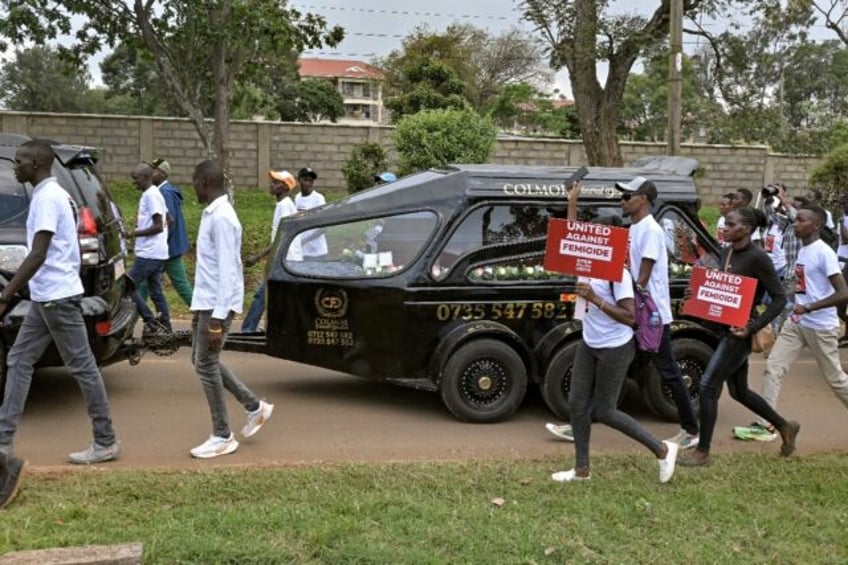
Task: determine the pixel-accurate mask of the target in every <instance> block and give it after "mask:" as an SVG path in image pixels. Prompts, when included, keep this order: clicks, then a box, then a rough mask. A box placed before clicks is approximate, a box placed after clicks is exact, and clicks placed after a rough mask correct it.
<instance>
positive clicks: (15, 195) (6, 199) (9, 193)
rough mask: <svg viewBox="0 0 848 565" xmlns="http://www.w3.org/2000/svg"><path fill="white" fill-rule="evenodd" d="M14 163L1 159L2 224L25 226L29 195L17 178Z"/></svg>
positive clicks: (4, 225) (0, 199)
mask: <svg viewBox="0 0 848 565" xmlns="http://www.w3.org/2000/svg"><path fill="white" fill-rule="evenodd" d="M14 167H15V165H14V163H13V162H12V161H9V160H8V159H0V226H2V227H15V228H18V227H25V226H26V218H27V210H28V209H29V195H28V194H27V193H26V190H25V189H24V185H22V184H21V183H19V182H18V181H17V180H16V179H15V173H14Z"/></svg>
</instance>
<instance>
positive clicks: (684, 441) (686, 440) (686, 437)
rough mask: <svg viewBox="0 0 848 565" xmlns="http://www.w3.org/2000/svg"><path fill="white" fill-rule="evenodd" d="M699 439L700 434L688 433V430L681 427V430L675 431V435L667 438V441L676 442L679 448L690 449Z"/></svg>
mask: <svg viewBox="0 0 848 565" xmlns="http://www.w3.org/2000/svg"><path fill="white" fill-rule="evenodd" d="M699 439H701V436H700V435H698V434H690V433H689V432H687V431H686V430H684V429H682V428H681V430H680V431H679V432H677V435H675V436H674V437H671V438H668V441H670V442H672V443H676V444H677V445H678V446H679V447H680V449H692V448H693V447H695V446H697V445H698V440H699Z"/></svg>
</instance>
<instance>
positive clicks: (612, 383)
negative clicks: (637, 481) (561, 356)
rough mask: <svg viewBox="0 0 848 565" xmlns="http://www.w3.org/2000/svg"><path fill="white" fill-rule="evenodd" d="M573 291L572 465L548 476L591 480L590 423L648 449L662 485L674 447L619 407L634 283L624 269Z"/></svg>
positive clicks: (628, 358) (630, 344)
mask: <svg viewBox="0 0 848 565" xmlns="http://www.w3.org/2000/svg"><path fill="white" fill-rule="evenodd" d="M575 191H577V192H575ZM578 193H579V185H577V186H575V187H574V188H572V191H571V194H570V196H569V200H570V204H571V203H573V202H576V200H577V194H578ZM574 208H575V210H574V213H573V214H572V206H571V205H569V218H571V219H573V218H575V217H576V205H575V206H574ZM576 293H577V296H578V297H579V300H578V302H577V305H576V307H575V308H576V313H575V317H578V318H580V317H582V320H583V339H582V340H581V342H580V343H579V344H578V345H577V353H576V355H575V358H574V365H573V366H572V370H571V394H570V395H569V410H570V412H571V426H572V429H573V432H574V451H575V459H576V464H575V467H574V468H573V469H570V470H568V471H559V472H557V473H554V474H553V475H551V478H552V479H553V480H554V481H557V482H561V483H564V482H571V481H581V480H588V479H589V478H590V472H589V435H590V431H591V427H592V420H593V419H594V420H596V421H598V422H601V423H603V424H606V425H608V426H610V427H611V428H615V429H617V430H618V431H620V432H622V433H623V434H625V435H627V436H628V437H631V438H633V439H634V440H636V441H638V442H639V443H641V444H642V445H644V446H645V447H647V448H648V449H650V450H651V452H652V453H653V454H654V455H655V456H656V457H657V461H658V463H659V466H660V482H663V483H666V482H668V481H669V480H671V476H672V475H673V474H674V464H675V461H676V459H677V450H678V445H677V444H676V443H673V442H667V441H660V440H658V439H657V438H655V437H654V436H653V435H651V433H650V432H648V430H646V429H645V428H643V427H642V426H641V424H639V423H638V422H637V421H636V420H634V419H633V418H631V417H630V416H629V415H627V414H625V413H624V412H621V411H620V410H619V409H618V406H617V405H618V397H619V393H620V392H621V387H622V386H623V385H624V379H625V378H626V376H627V369H628V368H629V367H630V363H631V362H632V361H633V357H634V356H635V355H636V345H635V343H634V340H633V326H634V324H635V323H636V312H635V306H634V303H633V279H632V278H631V277H630V273H629V272H628V270H627V269H624V270H623V271H622V276H621V282H610V281H605V280H600V279H584V278H581V279H579V280H578V282H577V286H576ZM581 310H582V311H581Z"/></svg>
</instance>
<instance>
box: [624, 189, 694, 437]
mask: <svg viewBox="0 0 848 565" xmlns="http://www.w3.org/2000/svg"><path fill="white" fill-rule="evenodd" d="M615 187H616V188H617V189H618V190H619V191H621V210H622V212H623V213H624V215H625V216H630V219H631V221H632V224H631V226H630V274H631V275H632V277H633V280H634V281H636V286H637V288H638V289H639V290H640V291H642V292H646V293H648V294H650V295H651V297H652V298H653V299H654V302H656V304H657V307H658V308H659V313H660V319H661V321H662V324H663V336H662V342H661V343H660V348H659V351H657V352H656V353H655V354H654V355H653V356H652V359H653V362H654V365H655V366H656V368H657V371H659V373H660V375H661V376H662V380H663V384H664V385H665V386H666V387H668V389H669V390H670V391H671V396H672V398H673V399H674V403H675V404H676V405H677V414H678V417H679V419H680V426H681V430H680V432H678V433H677V435H675V436H674V437H673V438H671V441H673V442H675V443H677V444H678V445H680V447H681V449H689V448H691V447H694V446H695V445H696V444H697V443H698V421H697V419H696V418H695V412H694V410H693V408H692V401H691V399H690V398H689V391H688V390H687V389H686V385H685V384H683V375H682V374H681V372H680V366H679V365H678V364H677V360H676V359H675V358H674V351H673V350H672V348H671V321H672V314H671V296H670V294H669V284H668V252H667V250H666V243H665V232H664V231H663V229H662V228H661V227H660V225H659V224H658V223H657V221H656V220H655V219H654V216H653V215H652V214H651V207H652V206H653V204H654V200H656V198H657V187H656V186H655V185H654V183H653V182H651V181H649V180H648V179H646V178H644V177H636V178H634V179H633V180H631V181H630V182H628V183H622V182H617V183H615Z"/></svg>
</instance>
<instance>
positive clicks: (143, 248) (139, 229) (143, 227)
mask: <svg viewBox="0 0 848 565" xmlns="http://www.w3.org/2000/svg"><path fill="white" fill-rule="evenodd" d="M132 180H133V184H134V185H135V187H136V188H137V189H139V190H140V191H141V199H140V200H139V203H138V220H137V222H136V229H135V230H133V231H131V232H128V233H126V234H125V235H126V237H127V238H130V239H133V238H134V239H135V260H134V261H133V264H132V267H131V268H130V278H131V279H132V280H133V281H135V283H136V284H141V283H142V282H144V283H145V284H146V285H147V290H148V292H149V293H150V297H151V298H152V299H153V304H155V305H156V310H158V312H159V317H158V318H156V317H154V316H153V312H152V311H151V310H150V307H149V306H147V302H146V301H145V300H144V299H143V298H142V297H141V294H139V293H138V292H136V293H135V296H134V300H135V305H136V307H137V308H138V312H139V314H140V315H141V318H142V319H143V320H144V331H145V334H148V335H154V334H156V333H161V332H170V331H171V315H170V312H169V310H168V301H167V300H165V293H164V292H162V273H163V272H165V263H166V262H167V261H168V258H169V257H170V253H169V251H168V225H167V218H168V207H167V205H166V204H165V198H164V197H163V196H162V193H161V192H159V188H158V187H157V186H156V185H155V184H153V168H152V167H151V166H150V165H148V164H147V163H141V164H140V165H138V166H136V168H135V169H133V172H132Z"/></svg>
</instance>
